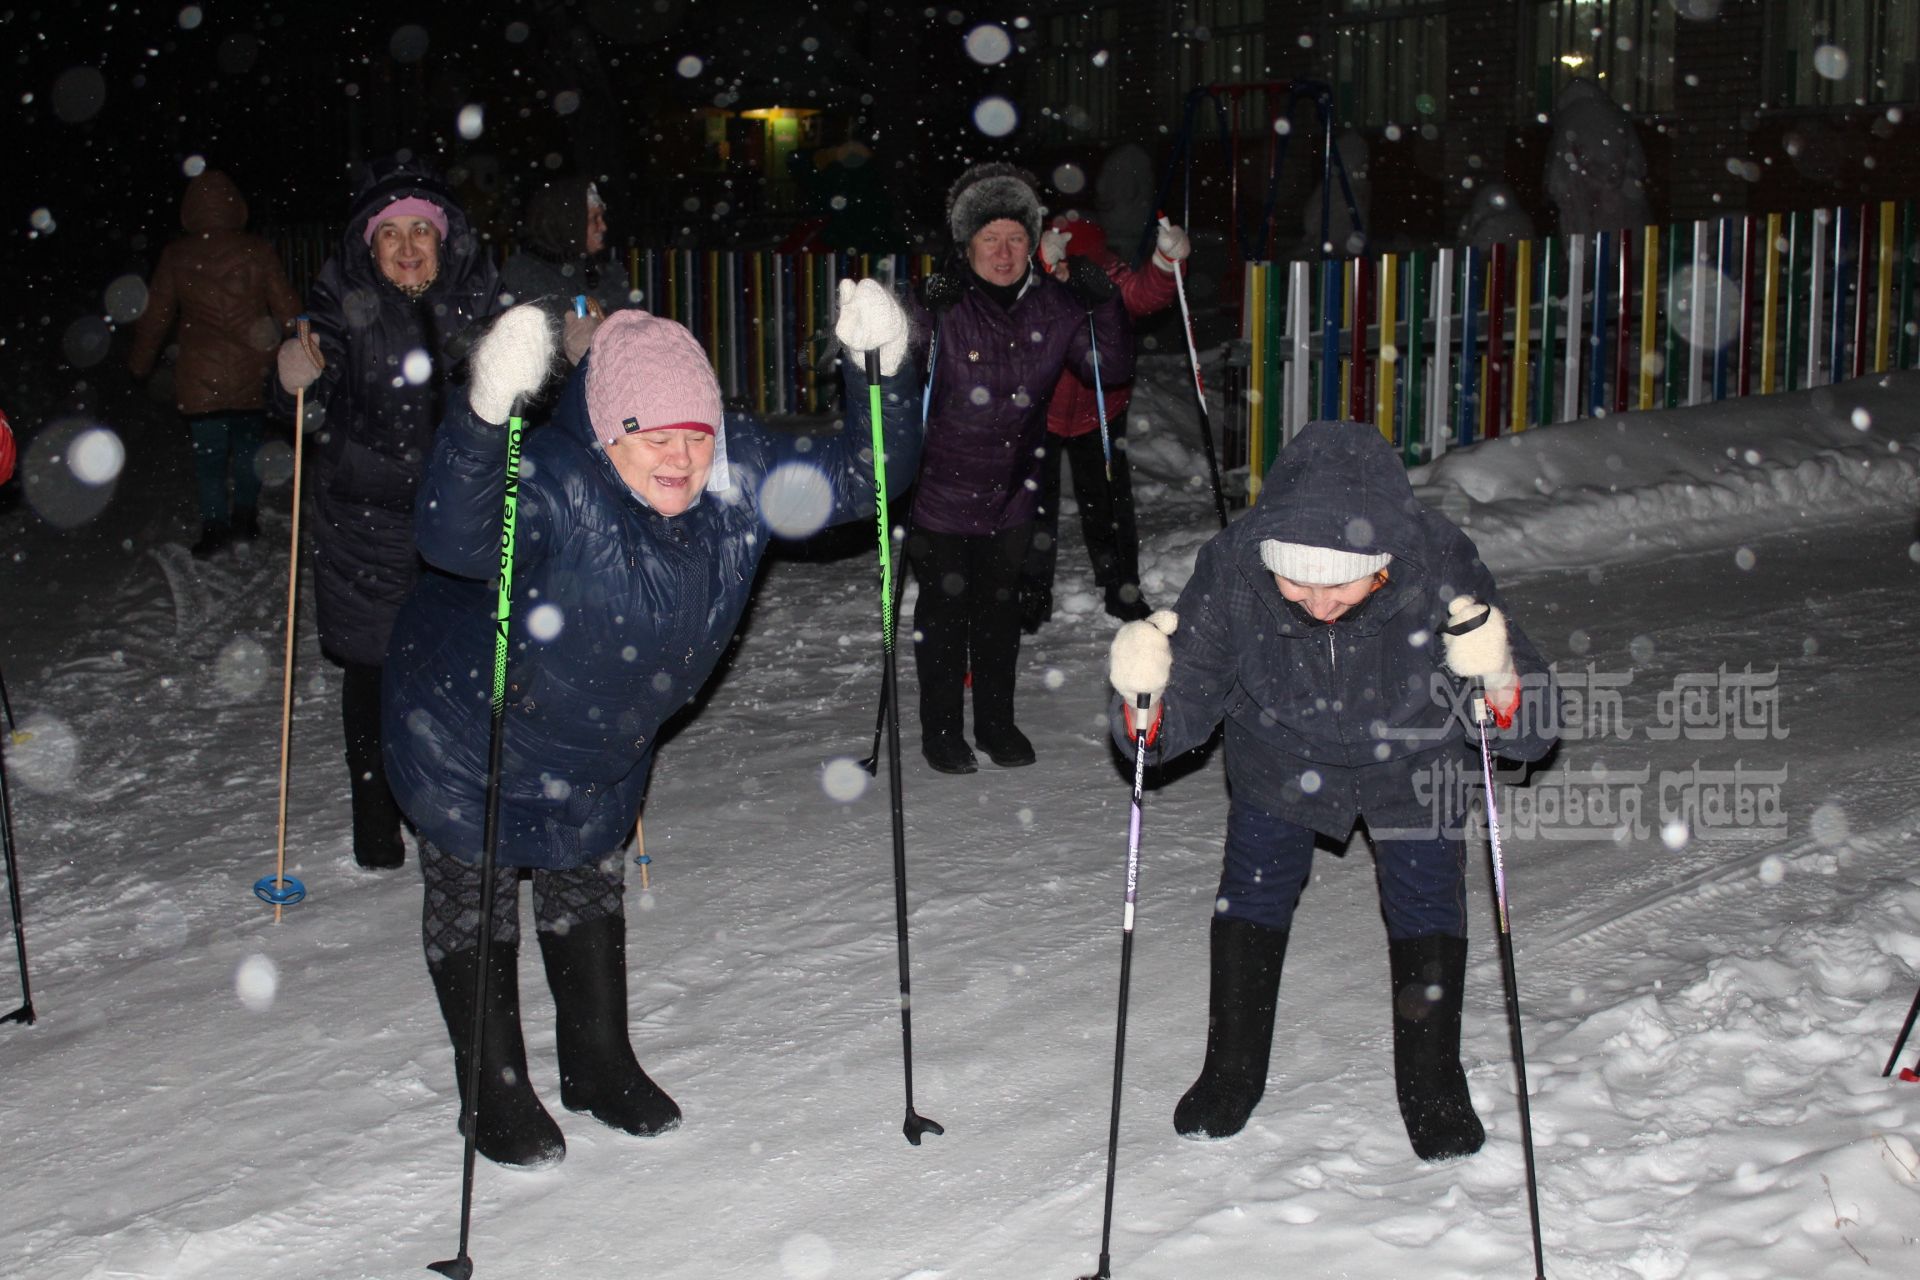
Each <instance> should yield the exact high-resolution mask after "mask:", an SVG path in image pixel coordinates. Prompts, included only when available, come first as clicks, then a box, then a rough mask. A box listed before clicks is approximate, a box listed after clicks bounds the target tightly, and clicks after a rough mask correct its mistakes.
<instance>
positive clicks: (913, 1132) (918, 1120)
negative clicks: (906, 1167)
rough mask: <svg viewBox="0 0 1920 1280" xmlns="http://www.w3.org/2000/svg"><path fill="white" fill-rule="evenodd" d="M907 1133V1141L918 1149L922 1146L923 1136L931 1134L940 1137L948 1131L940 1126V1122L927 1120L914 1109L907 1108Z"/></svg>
mask: <svg viewBox="0 0 1920 1280" xmlns="http://www.w3.org/2000/svg"><path fill="white" fill-rule="evenodd" d="M905 1131H906V1135H907V1141H908V1142H911V1143H912V1144H913V1145H914V1146H916V1147H917V1146H919V1145H920V1135H921V1134H923V1133H931V1134H933V1135H934V1136H936V1137H938V1136H939V1135H940V1134H943V1133H945V1132H946V1130H945V1129H943V1128H942V1127H941V1126H940V1123H939V1121H937V1120H929V1119H927V1118H926V1117H925V1116H923V1115H920V1114H919V1113H918V1112H916V1111H915V1110H914V1109H913V1108H912V1107H908V1108H907V1123H906V1126H905Z"/></svg>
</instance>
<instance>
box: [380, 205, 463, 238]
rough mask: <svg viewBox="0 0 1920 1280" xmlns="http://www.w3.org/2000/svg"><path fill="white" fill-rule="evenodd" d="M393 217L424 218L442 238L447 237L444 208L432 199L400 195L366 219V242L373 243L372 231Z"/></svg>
mask: <svg viewBox="0 0 1920 1280" xmlns="http://www.w3.org/2000/svg"><path fill="white" fill-rule="evenodd" d="M394 218H425V219H426V220H427V221H428V222H431V223H432V224H433V228H434V230H436V231H438V232H439V233H440V238H441V239H442V240H445V239H446V238H447V211H446V210H445V209H442V208H441V207H440V206H439V205H437V204H435V203H434V202H433V201H431V200H423V199H421V198H420V197H419V196H401V197H400V198H399V199H398V200H395V201H394V202H393V203H392V204H390V205H388V206H387V207H386V208H384V209H382V210H381V211H380V212H379V213H376V214H374V215H373V216H372V217H371V218H368V219H367V243H368V244H372V243H373V233H374V232H376V231H378V230H379V229H380V224H381V223H383V222H388V221H391V220H392V219H394Z"/></svg>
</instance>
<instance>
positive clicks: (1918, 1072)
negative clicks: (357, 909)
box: [8, 854, 1920, 1080]
mask: <svg viewBox="0 0 1920 1280" xmlns="http://www.w3.org/2000/svg"><path fill="white" fill-rule="evenodd" d="M8 856H9V858H11V856H12V855H11V854H9V855H8ZM9 865H11V864H9ZM13 914H14V918H15V919H16V920H18V919H19V917H20V909H19V908H18V907H15V908H14V912H13ZM25 955H26V953H25V952H22V953H21V961H20V971H21V973H22V974H24V973H25V972H26V963H27V962H26V959H25ZM1916 1016H1920V991H1916V992H1914V993H1913V1007H1912V1008H1910V1009H1908V1010H1907V1020H1906V1021H1905V1022H1904V1023H1902V1024H1901V1026H1900V1038H1899V1039H1898V1040H1895V1041H1894V1042H1893V1052H1892V1053H1890V1054H1888V1055H1887V1065H1886V1066H1885V1067H1884V1068H1883V1069H1882V1070H1881V1072H1880V1074H1881V1075H1883V1076H1890V1075H1892V1074H1893V1064H1894V1063H1896V1062H1898V1061H1899V1060H1900V1051H1901V1050H1902V1049H1904V1048H1906V1047H1907V1037H1908V1036H1909V1035H1911V1034H1913V1020H1914V1018H1915V1017H1916ZM27 1021H29V1022H31V1021H33V1019H32V1018H28V1019H27ZM1900 1078H1901V1079H1902V1080H1920V1062H1916V1063H1915V1064H1914V1065H1913V1066H1911V1067H1908V1068H1906V1069H1904V1070H1902V1071H1901V1072H1900Z"/></svg>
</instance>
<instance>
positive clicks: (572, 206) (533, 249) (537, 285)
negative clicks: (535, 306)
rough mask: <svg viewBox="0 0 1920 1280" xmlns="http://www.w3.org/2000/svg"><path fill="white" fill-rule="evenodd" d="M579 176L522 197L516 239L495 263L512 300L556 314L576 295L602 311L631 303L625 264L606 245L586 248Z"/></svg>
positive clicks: (567, 311)
mask: <svg viewBox="0 0 1920 1280" xmlns="http://www.w3.org/2000/svg"><path fill="white" fill-rule="evenodd" d="M590 185H592V182H591V180H590V179H588V178H587V177H585V176H584V175H570V176H566V177H559V178H554V179H553V180H551V181H550V182H549V183H548V184H547V185H546V186H543V187H541V188H540V190H538V191H536V192H534V193H533V195H532V196H530V197H529V198H528V200H527V216H526V221H525V223H524V225H523V226H522V228H521V237H522V238H521V243H520V245H519V247H518V248H517V249H516V250H515V251H514V254H513V256H512V257H510V258H508V259H507V263H506V265H505V266H503V267H501V268H500V289H501V291H502V292H503V293H505V294H506V295H507V296H508V297H509V298H510V299H511V300H512V301H513V302H537V303H539V304H540V305H541V307H542V308H544V309H546V310H548V311H551V312H553V313H555V314H556V315H571V314H572V312H573V300H574V298H575V297H577V296H579V295H580V294H585V295H586V296H587V297H589V298H592V299H594V300H595V301H597V302H599V304H600V308H601V310H603V311H605V312H606V313H607V314H608V315H612V314H613V313H614V312H615V311H618V310H620V309H621V308H622V307H627V306H632V305H633V300H632V296H631V293H630V291H629V288H630V287H629V284H628V281H627V268H626V264H625V263H623V262H621V261H620V260H619V259H618V257H617V256H616V255H615V254H614V253H613V251H612V250H611V249H608V250H603V251H601V252H600V253H596V254H593V255H589V254H588V253H587V244H586V236H587V188H588V187H589V186H590Z"/></svg>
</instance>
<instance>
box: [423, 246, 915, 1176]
mask: <svg viewBox="0 0 1920 1280" xmlns="http://www.w3.org/2000/svg"><path fill="white" fill-rule="evenodd" d="M840 301H841V306H840V315H839V318H838V320H837V322H836V332H837V333H838V334H839V335H840V337H841V338H842V340H843V341H844V342H845V343H846V344H847V346H848V348H849V349H850V350H851V351H852V352H853V353H854V355H855V357H856V360H855V361H850V362H848V363H849V367H848V371H847V381H848V395H847V404H848V405H849V407H850V409H851V410H852V411H853V412H852V413H850V414H849V421H848V423H847V427H846V430H844V431H843V432H841V433H839V434H835V435H830V436H819V437H809V436H801V435H795V434H792V433H789V432H776V431H772V430H769V429H767V428H766V427H765V426H764V425H762V424H761V423H759V422H757V421H755V420H753V419H750V418H745V417H733V418H731V419H728V420H725V421H724V422H723V419H722V412H721V403H720V387H719V383H718V381H717V380H716V378H715V377H714V373H713V369H712V366H711V365H710V364H709V363H708V361H707V357H706V354H705V353H704V352H703V351H702V350H701V348H700V345H699V343H698V341H697V340H696V339H695V338H694V336H693V335H692V334H691V333H690V332H688V331H687V329H686V328H685V327H684V326H682V325H679V324H676V323H675V322H673V321H671V320H666V319H661V318H657V317H655V316H652V315H649V314H648V313H646V312H644V311H639V310H627V311H620V312H616V313H615V314H614V315H612V316H610V317H608V319H607V320H606V322H605V323H604V324H602V325H601V326H600V327H599V328H598V330H597V331H596V332H595V334H594V337H593V340H592V343H591V345H590V346H589V349H588V354H587V356H586V359H585V362H584V363H583V364H581V365H580V366H579V367H578V368H577V369H576V370H575V371H574V373H573V374H572V376H571V377H570V378H569V379H568V381H567V383H566V386H565V389H564V390H563V391H562V393H561V396H560V399H559V402H558V405H557V407H556V409H555V412H554V416H553V421H552V422H551V423H550V424H549V425H548V426H546V427H543V428H542V429H540V430H539V431H536V432H533V433H532V434H531V435H530V436H529V437H528V438H527V439H528V443H527V446H526V450H525V455H524V457H523V459H522V461H521V468H520V475H521V479H520V484H519V488H518V490H517V497H516V515H515V531H514V538H513V542H512V544H511V545H512V549H513V556H514V560H513V578H512V585H513V610H512V617H511V622H510V626H509V631H508V636H507V641H508V658H507V667H506V672H505V681H506V686H505V711H504V722H503V735H504V736H503V739H502V742H501V746H500V765H499V777H498V788H499V790H498V795H499V818H498V829H497V840H496V846H495V850H494V858H495V866H496V876H497V877H498V879H497V880H496V886H497V888H496V894H495V898H494V903H495V911H494V917H493V921H492V939H493V941H492V944H491V945H490V947H489V952H488V962H489V963H488V967H487V969H486V971H485V972H484V974H483V973H482V970H481V966H480V960H479V948H480V936H481V935H480V928H481V920H480V904H481V901H482V895H483V890H484V883H483V878H482V874H481V870H480V867H479V863H480V861H481V859H482V856H483V854H484V847H483V846H484V837H485V817H486V811H487V800H488V793H489V776H488V775H489V769H488V760H489V746H490V743H491V723H492V692H493V681H494V678H495V677H494V673H493V664H494V658H493V652H494V646H495V643H496V631H495V623H494V616H495V608H496V602H495V590H494V587H493V585H492V584H490V583H489V582H488V579H489V578H492V577H494V576H496V575H497V573H498V569H499V564H500V558H501V555H502V546H501V539H502V528H503V519H504V516H503V509H502V508H503V499H504V495H505V491H506V488H505V487H506V461H507V450H508V447H509V440H508V433H507V431H505V430H503V425H502V424H504V423H505V422H506V421H507V418H508V414H509V411H510V410H511V408H512V406H513V405H514V404H515V403H516V402H518V401H521V400H523V399H524V397H525V396H526V395H527V394H529V393H530V392H532V391H534V390H536V389H538V388H539V387H540V385H541V384H542V383H543V382H544V381H545V378H546V372H547V368H548V366H549V364H550V363H551V362H552V359H553V354H554V350H555V347H556V345H557V338H556V331H557V329H558V326H557V325H555V324H554V323H553V320H552V318H551V317H550V316H548V315H546V314H544V313H543V312H542V311H541V310H540V309H539V308H538V307H535V306H532V305H526V306H519V307H514V308H513V309H511V310H510V311H508V312H507V313H506V314H505V315H504V316H502V317H501V319H500V321H499V322H498V323H497V324H496V325H495V326H494V328H493V329H492V330H490V331H489V333H488V334H487V336H486V337H485V338H484V339H482V341H481V344H480V346H479V347H478V348H477V349H476V350H475V352H474V357H473V381H472V387H471V394H470V396H469V398H468V400H467V402H466V403H465V404H459V405H456V407H455V408H454V409H453V411H452V412H451V413H450V414H449V416H448V419H447V422H446V424H445V425H444V426H443V427H442V429H441V432H440V437H439V440H438V442H437V443H436V445H435V450H434V457H433V463H432V466H431V468H430V470H429V471H428V474H427V479H426V482H425V484H424V485H423V487H422V488H421V491H420V496H419V507H418V511H419V521H418V534H419V545H420V551H421V554H422V555H423V556H425V558H426V560H427V562H428V564H429V566H430V568H429V570H428V572H427V573H426V575H425V576H424V577H423V578H422V579H421V581H420V584H419V586H418V588H417V589H416V590H415V591H414V593H413V595H412V597H411V598H410V599H409V600H408V601H407V604H406V607H405V608H404V609H403V610H402V611H401V614H400V618H399V620H398V622H397V623H396V625H395V627H394V632H393V645H392V648H391V650H390V651H389V653H388V657H387V685H386V703H385V707H386V733H385V746H386V754H387V773H388V776H389V777H390V778H391V779H392V781H393V787H394V791H395V794H396V795H397V796H398V797H399V799H400V804H401V806H402V807H403V808H404V809H405V810H406V812H407V814H408V815H409V816H410V817H411V818H412V819H413V821H414V822H415V823H416V824H417V826H418V830H419V833H420V837H421V859H420V861H421V870H422V873H423V876H424V878H425V881H426V898H425V911H424V918H423V923H422V934H423V939H424V943H425V948H426V955H427V967H428V971H429V973H430V974H431V975H432V978H433V983H434V989H435V991H436V993H437V994H438V996H439V999H440V1007H441V1011H442V1013H443V1015H444V1016H445V1019H446V1024H447V1032H448V1035H449V1036H450V1037H451V1038H452V1041H453V1045H454V1054H455V1072H456V1075H457V1078H458V1080H459V1081H460V1087H461V1089H462V1091H463V1093H464V1090H465V1088H466V1078H467V1061H468V1060H467V1056H466V1055H467V1053H468V1048H467V1046H468V1043H469V1038H470V1037H471V1035H472V1017H473V1008H474V1000H475V992H476V986H477V985H478V986H479V987H480V988H481V989H482V990H484V993H485V1000H486V1007H487V1014H486V1018H485V1031H484V1039H483V1040H482V1042H481V1046H480V1057H481V1064H480V1067H481V1070H480V1096H479V1098H478V1099H477V1101H476V1103H475V1105H476V1107H477V1109H478V1130H477V1133H476V1136H475V1142H476V1145H477V1147H478V1150H479V1151H480V1153H481V1154H482V1155H485V1156H486V1157H487V1158H489V1159H491V1160H494V1161H496V1162H498V1163H501V1164H508V1165H520V1166H528V1165H541V1164H548V1163H551V1162H553V1161H555V1160H558V1159H560V1158H561V1157H562V1156H563V1155H564V1154H565V1151H566V1143H565V1139H564V1136H563V1135H562V1134H561V1132H560V1129H559V1126H558V1125H556V1124H555V1123H554V1121H553V1119H552V1117H551V1116H550V1115H548V1113H547V1111H546V1110H545V1108H544V1107H543V1106H542V1105H541V1102H540V1099H539V1096H538V1095H537V1094H536V1093H535V1092H534V1089H533V1086H532V1085H531V1084H530V1083H529V1082H528V1079H527V1065H526V1049H525V1045H524V1042H523V1040H522V1037H521V1033H520V1011H519V989H518V977H517V965H518V955H519V937H520V925H519V895H518V892H517V886H516V884H515V878H516V876H517V875H518V872H519V869H521V868H527V869H530V870H531V872H532V880H533V898H534V912H535V917H536V926H537V932H538V936H539V941H540V951H541V956H542V958H543V960H544V961H545V966H546V974H547V982H548V985H549V986H550V987H551V988H552V991H553V998H554V1012H555V1016H556V1037H555V1038H556V1048H557V1051H558V1056H559V1067H560V1098H561V1101H562V1103H564V1104H565V1106H566V1107H567V1108H568V1109H569V1110H572V1111H584V1112H587V1113H589V1114H591V1115H593V1116H594V1117H595V1118H596V1119H598V1120H600V1121H601V1122H603V1123H605V1124H607V1125H610V1126H612V1127H614V1128H616V1129H621V1130H624V1131H625V1132H628V1133H632V1134H635V1135H648V1134H655V1133H660V1132H662V1131H664V1130H666V1129H670V1128H672V1127H673V1126H675V1125H677V1124H678V1123H679V1121H680V1109H679V1107H678V1106H677V1105H676V1104H675V1102H674V1101H673V1099H672V1098H671V1097H669V1096H668V1095H667V1094H666V1092H665V1091H664V1090H662V1089H661V1088H660V1087H659V1086H658V1085H656V1084H655V1083H654V1082H653V1081H652V1080H651V1079H650V1078H649V1077H648V1076H647V1074H646V1072H645V1071H643V1070H642V1069H641V1067H640V1065H639V1062H638V1061H637V1059H636V1058H635V1056H634V1052H633V1048H632V1045H631V1043H630V1042H629V1040H628V1027H627V979H626V915H625V912H624V908H623V906H622V903H621V896H622V892H623V889H624V882H625V860H624V858H623V856H622V848H623V846H624V845H625V844H626V842H627V841H628V840H629V839H630V838H631V836H632V834H633V830H634V823H635V820H636V819H637V817H638V816H639V813H640V806H641V801H642V799H643V797H644V795H645V793H646V787H647V778H648V775H649V773H650V772H651V769H652V765H653V753H654V748H655V746H656V744H657V742H658V739H659V735H660V728H661V725H662V724H664V723H665V722H666V721H667V720H668V718H670V717H671V716H673V715H674V714H675V713H677V712H678V711H680V710H681V709H682V708H684V707H685V706H686V705H687V704H688V703H689V702H690V701H692V699H693V698H694V696H695V695H696V694H697V693H698V692H699V691H700V689H701V687H702V686H703V685H704V684H706V682H707V680H708V678H709V677H710V676H712V674H713V672H714V670H715V668H716V667H717V666H718V665H719V663H720V660H721V658H722V656H723V655H724V654H725V653H726V651H727V647H728V644H729V642H730V641H731V640H732V638H733V633H734V631H735V629H736V628H737V627H738V626H739V625H740V621H741V617H742V616H743V614H744V613H745V612H746V609H747V604H748V599H749V597H750V596H751V594H752V592H753V586H754V580H755V574H756V571H757V570H758V567H759V564H760V559H761V557H762V556H763V555H764V554H765V552H766V550H767V547H768V544H769V542H770V541H771V539H772V538H773V537H776V536H783V535H784V536H799V535H801V534H804V533H808V532H812V531H814V530H817V529H818V528H820V527H822V526H823V525H826V524H837V523H843V522H846V521H849V520H868V521H871V520H872V519H873V515H874V506H875V501H874V465H873V458H872V447H871V441H872V434H871V427H870V425H869V424H867V423H866V422H865V417H866V414H867V410H868V396H867V384H866V381H865V378H864V376H863V375H862V373H861V371H860V369H859V368H858V367H857V357H858V356H859V355H860V354H861V353H862V352H864V351H865V350H868V349H877V350H878V351H879V352H880V368H881V372H882V375H883V383H882V391H883V400H884V408H883V409H882V415H881V416H882V420H883V427H884V431H885V440H886V446H885V447H886V452H887V457H886V465H887V470H888V473H889V475H890V476H891V477H893V478H894V479H895V481H896V483H897V487H898V488H899V489H903V490H904V489H905V487H906V486H907V484H909V483H910V482H911V479H912V476H913V470H914V464H915V463H916V462H917V461H918V455H919V427H918V412H917V410H918V388H917V382H918V379H917V374H916V371H915V370H914V368H913V366H912V365H910V364H908V363H907V362H906V361H905V355H906V348H907V342H906V317H905V314H904V312H902V311H901V309H900V306H899V304H898V303H896V302H894V301H893V300H892V299H891V298H889V297H888V296H887V295H886V294H885V292H884V291H882V290H881V289H880V287H879V285H878V284H876V283H874V282H872V281H863V282H861V284H860V285H859V286H858V288H856V287H855V286H854V285H853V284H852V283H851V282H847V283H844V284H843V285H842V288H841V299H840Z"/></svg>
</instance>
